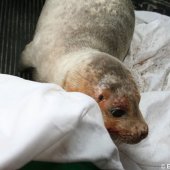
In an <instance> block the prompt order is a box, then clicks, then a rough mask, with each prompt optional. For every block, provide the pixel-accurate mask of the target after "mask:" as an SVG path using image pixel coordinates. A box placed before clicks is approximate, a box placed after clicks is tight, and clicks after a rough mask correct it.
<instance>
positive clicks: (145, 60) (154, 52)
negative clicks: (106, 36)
mask: <svg viewBox="0 0 170 170" xmlns="http://www.w3.org/2000/svg"><path fill="white" fill-rule="evenodd" d="M124 62H125V64H126V65H128V66H129V67H130V68H131V69H132V71H133V72H134V76H135V77H136V80H137V81H138V82H139V85H140V88H141V91H142V92H143V93H142V98H141V103H140V107H141V110H142V113H143V115H144V117H145V119H146V121H147V123H148V125H149V136H148V138H146V139H145V140H143V141H142V142H141V143H139V144H136V145H125V144H124V145H120V146H119V150H120V152H121V160H122V163H123V165H124V167H125V169H127V170H162V169H170V17H167V16H164V15H160V14H157V13H153V12H146V11H145V12H144V11H141V12H136V27H135V33H134V37H133V41H132V44H131V49H130V54H129V55H128V56H127V57H126V59H125V61H124Z"/></svg>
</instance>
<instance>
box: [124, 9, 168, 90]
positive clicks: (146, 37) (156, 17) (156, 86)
mask: <svg viewBox="0 0 170 170" xmlns="http://www.w3.org/2000/svg"><path fill="white" fill-rule="evenodd" d="M135 15H136V25H135V32H134V36H133V40H132V43H131V47H130V50H129V55H128V56H127V57H126V59H125V61H124V63H125V64H126V65H127V66H129V68H131V70H132V72H133V73H134V75H135V77H136V81H137V82H139V85H140V89H141V91H142V92H147V91H158V90H159V91H160V90H170V31H169V30H170V17H168V16H165V15H161V14H158V13H154V12H147V11H136V13H135Z"/></svg>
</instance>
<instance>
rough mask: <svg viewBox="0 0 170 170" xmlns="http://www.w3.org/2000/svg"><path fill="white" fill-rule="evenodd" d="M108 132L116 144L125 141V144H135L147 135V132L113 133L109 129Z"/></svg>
mask: <svg viewBox="0 0 170 170" xmlns="http://www.w3.org/2000/svg"><path fill="white" fill-rule="evenodd" d="M108 131H109V134H110V136H111V138H112V140H113V141H114V142H115V143H116V144H120V143H126V144H137V143H139V142H141V141H142V140H143V139H145V138H146V137H147V135H148V132H147V133H143V134H140V135H139V134H133V135H132V134H130V133H116V134H115V133H114V132H111V131H110V130H108Z"/></svg>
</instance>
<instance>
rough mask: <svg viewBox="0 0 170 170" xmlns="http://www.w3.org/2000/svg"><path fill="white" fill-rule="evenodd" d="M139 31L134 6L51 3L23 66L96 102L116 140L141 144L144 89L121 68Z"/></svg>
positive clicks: (125, 2) (98, 0) (114, 0)
mask: <svg viewBox="0 0 170 170" xmlns="http://www.w3.org/2000/svg"><path fill="white" fill-rule="evenodd" d="M133 31H134V10H133V6H132V3H131V1H130V0H121V1H120V0H109V1H108V0H93V1H92V0H78V1H77V0H62V1H61V0H46V3H45V5H44V7H43V10H42V12H41V15H40V18H39V21H38V24H37V27H36V31H35V35H34V38H33V41H32V42H30V43H29V44H28V45H27V46H26V48H25V50H24V51H23V53H22V58H21V63H22V65H23V66H24V67H25V68H27V67H32V68H34V79H35V80H37V81H40V82H50V83H56V84H58V85H60V86H61V87H63V88H64V89H65V90H66V91H70V92H74V91H76V92H82V93H85V94H87V95H89V96H91V97H93V98H94V99H95V100H96V101H97V102H98V104H99V106H100V108H101V111H102V114H103V118H104V123H105V126H106V128H107V129H108V131H109V133H110V134H111V136H112V137H113V138H114V139H117V140H118V141H121V142H124V143H131V144H132V143H138V142H140V141H141V140H142V139H144V138H145V137H146V136H147V134H148V126H147V124H146V122H145V121H144V119H143V117H142V114H141V112H140V110H139V101H140V94H139V91H138V88H137V86H136V84H135V82H134V80H133V77H132V75H131V73H130V71H129V70H128V69H127V68H126V67H125V66H124V65H123V64H122V62H121V61H122V60H123V58H124V57H125V56H126V54H127V52H128V49H129V47H130V43H131V40H132V35H133Z"/></svg>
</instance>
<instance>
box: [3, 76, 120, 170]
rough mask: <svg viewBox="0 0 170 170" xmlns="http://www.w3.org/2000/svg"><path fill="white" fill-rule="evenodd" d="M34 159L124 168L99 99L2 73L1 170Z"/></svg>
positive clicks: (18, 165) (14, 168) (15, 166)
mask: <svg viewBox="0 0 170 170" xmlns="http://www.w3.org/2000/svg"><path fill="white" fill-rule="evenodd" d="M31 160H41V161H51V162H75V161H76V162H78V161H90V162H93V163H94V164H96V165H97V166H98V167H100V168H101V169H112V170H113V169H116V170H117V169H118V170H123V167H122V164H121V162H120V160H119V153H118V150H117V147H116V146H115V145H114V143H113V141H112V140H111V138H110V136H109V134H108V132H107V130H106V129H105V127H104V123H103V119H102V115H101V111H100V109H99V107H98V105H97V103H96V102H95V101H94V100H93V99H92V98H90V97H88V96H86V95H85V94H81V93H76V92H65V91H64V90H63V89H62V88H60V87H59V86H57V85H54V84H47V83H38V82H32V81H28V80H24V79H21V78H18V77H14V76H9V75H3V74H0V170H16V169H19V168H20V167H22V166H23V165H25V164H26V163H28V162H29V161H31Z"/></svg>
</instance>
